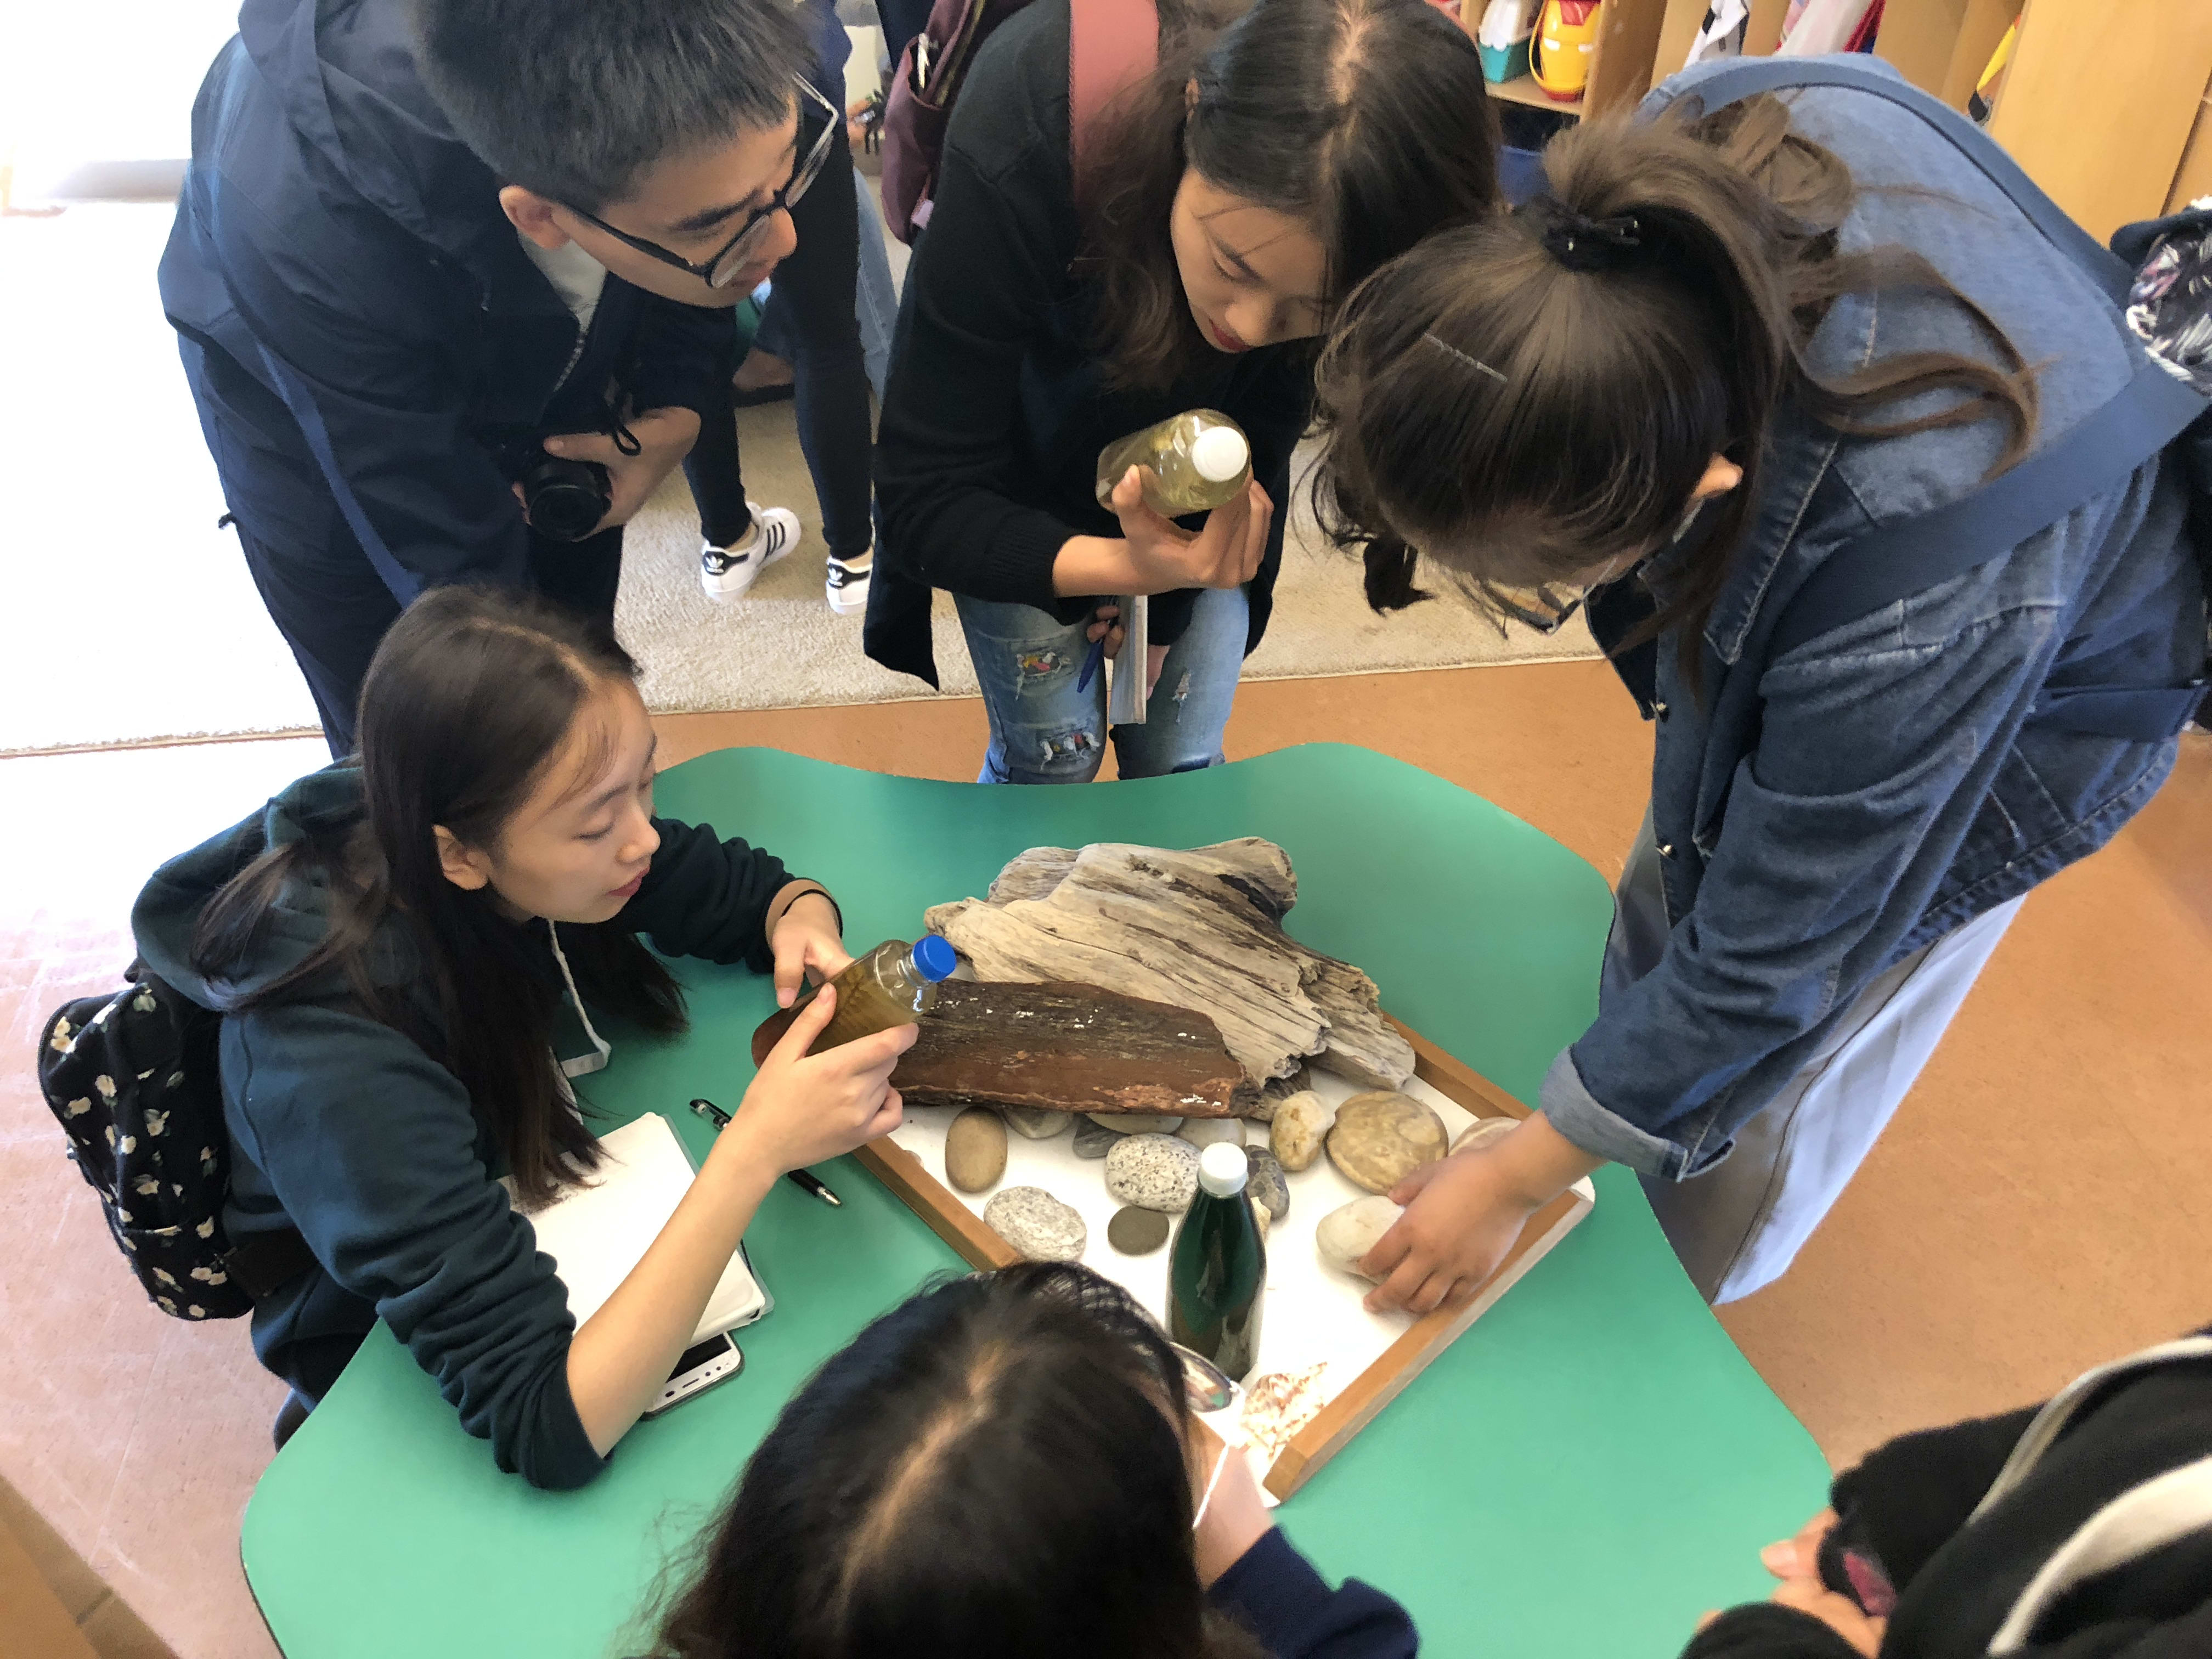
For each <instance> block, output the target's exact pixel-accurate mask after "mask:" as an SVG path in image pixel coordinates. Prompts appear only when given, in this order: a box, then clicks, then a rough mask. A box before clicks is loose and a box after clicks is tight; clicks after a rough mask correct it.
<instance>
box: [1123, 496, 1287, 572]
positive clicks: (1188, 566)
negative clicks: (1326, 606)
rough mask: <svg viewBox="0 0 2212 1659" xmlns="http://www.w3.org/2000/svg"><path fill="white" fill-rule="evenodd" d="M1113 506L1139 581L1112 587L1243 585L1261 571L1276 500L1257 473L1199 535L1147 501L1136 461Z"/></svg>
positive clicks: (1211, 516)
mask: <svg viewBox="0 0 2212 1659" xmlns="http://www.w3.org/2000/svg"><path fill="white" fill-rule="evenodd" d="M1113 507H1114V513H1115V517H1117V518H1118V519H1120V520H1121V535H1122V538H1123V543H1124V545H1125V547H1126V550H1127V551H1126V554H1125V556H1126V557H1127V561H1128V563H1129V568H1130V574H1132V575H1133V577H1135V578H1136V580H1133V581H1132V582H1130V583H1129V584H1128V585H1127V587H1126V588H1116V589H1112V590H1108V591H1112V592H1130V593H1172V592H1176V591H1177V590H1178V589H1180V588H1185V587H1241V586H1243V585H1244V584H1245V583H1246V582H1249V581H1250V580H1252V578H1253V577H1255V575H1257V574H1259V572H1260V564H1261V560H1263V559H1265V558H1266V557H1267V528H1268V526H1269V525H1270V524H1271V523H1272V522H1273V519H1274V516H1275V504H1274V503H1273V501H1269V500H1268V499H1267V491H1266V490H1264V489H1261V488H1260V483H1259V480H1258V479H1256V478H1255V479H1252V480H1250V481H1249V482H1248V483H1246V484H1245V486H1244V489H1243V494H1241V495H1237V496H1235V497H1234V498H1232V499H1231V501H1228V502H1227V503H1226V504H1225V505H1224V506H1221V507H1216V508H1214V510H1213V511H1212V512H1211V513H1207V514H1206V525H1205V527H1204V528H1203V529H1201V530H1200V531H1198V532H1196V533H1195V534H1194V533H1193V532H1190V531H1188V530H1185V529H1182V527H1181V526H1178V525H1176V522H1175V520H1172V519H1168V518H1164V517H1162V516H1161V515H1160V514H1159V513H1156V512H1154V511H1153V510H1152V506H1151V504H1150V503H1148V502H1147V501H1146V500H1145V480H1144V474H1143V471H1142V469H1140V468H1138V467H1131V468H1130V469H1129V470H1128V471H1127V472H1125V473H1124V474H1122V476H1121V483H1117V484H1115V486H1114V495H1113Z"/></svg>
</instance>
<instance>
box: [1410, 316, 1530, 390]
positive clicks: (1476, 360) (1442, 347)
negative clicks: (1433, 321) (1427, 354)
mask: <svg viewBox="0 0 2212 1659" xmlns="http://www.w3.org/2000/svg"><path fill="white" fill-rule="evenodd" d="M1421 337H1422V338H1423V339H1424V340H1426V341H1427V342H1428V343H1430V344H1431V345H1432V346H1434V347H1436V349H1437V350H1439V351H1449V353H1451V355H1452V356H1455V357H1456V358H1458V359H1459V360H1460V362H1463V363H1465V364H1466V365H1467V366H1468V368H1474V369H1480V370H1481V371H1482V373H1484V374H1487V375H1488V376H1490V378H1491V379H1492V380H1495V381H1497V382H1498V385H1500V386H1505V385H1508V384H1510V382H1508V381H1507V380H1506V378H1505V377H1504V375H1503V374H1499V373H1498V371H1497V370H1496V369H1494V368H1492V367H1491V366H1490V365H1489V364H1488V363H1486V362H1483V361H1482V359H1481V358H1480V357H1470V356H1468V355H1467V353H1465V352H1464V351H1462V350H1461V349H1459V348H1458V347H1457V346H1455V345H1454V344H1453V343H1451V342H1450V341H1449V340H1440V339H1438V338H1437V337H1436V336H1435V335H1433V334H1431V333H1430V332H1429V331H1427V330H1425V329H1424V330H1423V331H1422V332H1421Z"/></svg>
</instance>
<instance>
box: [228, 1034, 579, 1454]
mask: <svg viewBox="0 0 2212 1659" xmlns="http://www.w3.org/2000/svg"><path fill="white" fill-rule="evenodd" d="M224 1028H225V1051H224V1054H223V1067H224V1071H225V1073H226V1074H227V1078H226V1080H227V1081H228V1082H229V1083H230V1084H231V1085H232V1090H231V1093H232V1098H233V1103H234V1104H233V1109H232V1111H231V1114H230V1123H231V1133H232V1134H233V1135H234V1137H236V1138H238V1139H241V1140H243V1141H244V1142H245V1143H246V1145H245V1150H246V1152H247V1154H248V1156H250V1157H251V1158H252V1159H253V1161H254V1162H255V1163H256V1164H258V1165H259V1166H260V1167H261V1169H262V1170H264V1172H265V1173H266V1175H267V1177H268V1179H269V1182H270V1185H271V1186H272V1187H273V1188H274V1189H275V1192H276V1196H277V1198H278V1199H279V1200H280V1201H281V1202H282V1203H283V1207H284V1211H285V1213H286V1214H287V1215H288V1216H289V1218H291V1221H292V1223H293V1225H295V1226H296V1227H297V1228H298V1229H299V1230H300V1231H301V1234H302V1235H303V1236H304V1237H306V1239H307V1243H308V1245H309V1246H310V1247H311V1248H312V1249H313V1251H314V1253H315V1259H316V1260H317V1261H319V1262H320V1263H321V1264H322V1266H323V1267H324V1269H325V1271H326V1272H327V1273H330V1275H331V1277H332V1278H333V1279H336V1280H337V1283H338V1284H339V1285H342V1286H343V1288H344V1289H346V1290H347V1291H350V1292H352V1293H353V1294H354V1295H356V1296H357V1297H361V1298H362V1300H364V1301H366V1302H368V1303H369V1304H372V1305H373V1306H374V1308H375V1310H376V1311H377V1313H378V1315H379V1316H380V1317H381V1318H382V1319H383V1320H384V1321H385V1322H386V1323H387V1324H388V1325H390V1326H391V1328H392V1334H394V1335H396V1336H397V1337H398V1339H399V1340H400V1341H402V1342H403V1343H404V1344H406V1346H407V1348H408V1351H409V1352H410V1353H412V1354H413V1355H414V1356H415V1358H416V1363H417V1364H420V1365H421V1366H422V1369H423V1370H426V1371H428V1373H429V1374H430V1375H431V1376H432V1377H434V1378H435V1379H436V1381H437V1384H438V1389H439V1391H440V1392H441V1394H443V1395H445V1397H446V1399H447V1401H450V1402H451V1403H452V1404H453V1407H455V1409H456V1410H458V1411H459V1413H460V1419H461V1425H462V1426H463V1427H464V1428H465V1429H466V1430H467V1431H469V1432H470V1433H471V1434H473V1435H477V1436H479V1437H483V1438H485V1439H488V1440H489V1441H490V1442H491V1443H492V1452H493V1455H494V1456H495V1458H496V1459H497V1461H498V1463H499V1466H500V1468H502V1469H505V1470H507V1471H508V1472H509V1473H513V1474H520V1475H521V1476H522V1477H523V1478H524V1479H525V1480H528V1481H529V1482H530V1483H531V1484H532V1486H546V1487H554V1488H567V1487H572V1486H581V1485H583V1484H584V1483H585V1482H586V1481H587V1480H590V1479H591V1478H592V1476H593V1475H595V1474H598V1473H599V1470H600V1468H603V1467H604V1460H603V1459H602V1458H601V1457H600V1456H599V1454H598V1453H597V1452H596V1451H594V1450H593V1449H592V1443H591V1441H590V1440H589V1438H588V1437H586V1434H585V1432H584V1426H583V1424H582V1422H581V1421H580V1419H579V1418H578V1417H577V1415H576V1407H575V1403H574V1401H573V1400H572V1399H571V1398H570V1396H569V1393H568V1342H569V1339H570V1337H571V1335H572V1334H574V1330H575V1321H574V1319H573V1318H572V1317H571V1316H570V1315H569V1312H568V1291H567V1290H566V1288H565V1287H564V1286H563V1285H562V1283H561V1281H560V1280H559V1279H557V1278H556V1277H555V1275H554V1272H553V1261H552V1258H550V1256H546V1255H540V1254H539V1253H538V1249H537V1239H536V1235H535V1234H534V1233H533V1232H532V1230H531V1226H530V1223H529V1222H528V1221H527V1220H526V1219H525V1218H522V1217H521V1216H520V1215H518V1214H516V1213H515V1212H513V1210H512V1209H511V1208H510V1207H509V1206H508V1203H507V1190H506V1188H503V1187H501V1185H500V1184H499V1183H498V1182H495V1180H493V1178H492V1176H491V1172H490V1170H488V1169H487V1168H486V1167H485V1165H484V1163H483V1159H482V1158H479V1157H478V1156H477V1123H476V1118H475V1115H474V1114H473V1112H472V1111H471V1109H470V1105H469V1097H468V1094H467V1092H466V1091H465V1090H464V1089H463V1088H462V1087H461V1085H460V1083H459V1080H458V1079H456V1078H455V1077H454V1076H453V1073H450V1072H448V1071H447V1070H446V1069H445V1067H443V1066H440V1065H439V1064H437V1063H436V1062H435V1060H432V1059H431V1058H430V1057H429V1056H428V1054H424V1053H423V1051H422V1049H421V1048H418V1047H417V1046H416V1044H415V1043H413V1042H410V1041H409V1040H408V1039H407V1038H406V1037H405V1036H402V1035H401V1034H400V1033H398V1031H395V1030H392V1028H391V1027H389V1026H386V1025H382V1024H378V1023H377V1022H375V1021H374V1020H370V1019H367V1018H362V1017H361V1016H360V1015H358V1014H352V1013H348V1012H343V1010H342V1009H338V1008H333V1007H328V1006H319V1005H315V1004H292V1005H289V1006H283V1007H276V1008H270V1009H266V1010H257V1011H255V1012H252V1013H248V1014H245V1015H242V1016H234V1017H232V1018H228V1019H227V1020H225V1021H224Z"/></svg>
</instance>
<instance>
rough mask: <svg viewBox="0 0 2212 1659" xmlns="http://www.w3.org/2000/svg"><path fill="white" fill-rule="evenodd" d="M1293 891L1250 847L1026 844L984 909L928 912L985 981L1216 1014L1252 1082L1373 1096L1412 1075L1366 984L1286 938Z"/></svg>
mask: <svg viewBox="0 0 2212 1659" xmlns="http://www.w3.org/2000/svg"><path fill="white" fill-rule="evenodd" d="M1296 902H1297V878H1296V877H1295V876H1294V875H1293V874H1292V873H1291V862H1290V859H1289V857H1288V855H1286V854H1285V853H1284V852H1283V850H1282V848H1279V847H1277V846H1275V845H1274V844H1273V842H1266V841H1261V840H1259V839H1257V838H1256V837H1246V838H1244V839H1243V840H1239V841H1231V842H1219V843H1217V844H1216V845H1214V846H1212V847H1201V848H1195V849H1194V850H1192V851H1189V852H1175V851H1170V850H1167V849H1164V848H1154V847H1138V846H1132V845H1127V844H1125V843H1119V842H1099V843H1097V844H1096V845H1093V846H1091V847H1086V848H1082V849H1080V850H1079V851H1075V852H1071V851H1070V850H1069V849H1067V848H1055V847H1040V848H1031V849H1030V851H1028V852H1026V853H1024V854H1021V856H1020V857H1018V858H1017V859H1015V860H1012V862H1011V863H1009V864H1008V865H1007V866H1006V868H1005V869H1004V870H1002V871H1000V873H999V877H998V878H997V879H996V880H995V881H994V882H993V883H992V884H991V890H990V895H989V896H988V897H987V898H984V899H963V900H961V901H959V902H957V903H952V904H940V905H938V906H936V907H934V908H932V909H931V910H930V911H929V912H928V914H927V923H928V926H929V927H930V929H931V930H932V931H933V932H936V933H943V934H944V935H945V937H946V938H947V939H951V941H952V943H953V945H955V947H957V949H958V950H959V951H960V952H961V953H962V955H963V956H965V957H968V958H969V961H970V962H971V963H973V964H974V966H975V971H976V973H977V975H978V976H979V977H980V978H981V979H983V980H985V981H994V980H1014V981H1021V980H1041V979H1053V980H1072V981H1079V982H1080V983H1083V984H1086V985H1095V986H1098V987H1102V988H1104V989H1107V990H1110V991H1116V992H1120V993H1121V994H1125V995H1129V996H1135V997H1141V998H1146V999H1148V1000H1159V1001H1164V1002H1167V1003H1169V1004H1171V1005H1174V1006H1182V1007H1188V1008H1192V1009H1195V1010H1197V1011H1199V1012H1203V1013H1206V1014H1208V1015H1210V1016H1211V1017H1212V1019H1213V1021H1214V1023H1215V1024H1217V1025H1218V1026H1219V1028H1220V1030H1221V1036H1222V1038H1223V1040H1224V1041H1225V1042H1226V1043H1227V1044H1228V1046H1229V1051H1230V1052H1231V1054H1235V1055H1236V1056H1237V1060H1238V1061H1239V1062H1240V1063H1242V1065H1243V1067H1244V1069H1245V1073H1246V1075H1247V1076H1248V1077H1249V1079H1251V1081H1253V1082H1254V1083H1264V1082H1266V1081H1267V1079H1270V1078H1276V1077H1285V1076H1288V1075H1290V1074H1291V1073H1294V1072H1296V1071H1297V1068H1298V1066H1300V1065H1302V1064H1304V1062H1305V1061H1306V1060H1308V1059H1309V1058H1311V1059H1313V1060H1315V1062H1316V1064H1319V1065H1322V1066H1327V1067H1328V1069H1329V1070H1331V1071H1334V1072H1337V1073H1341V1074H1342V1075H1344V1076H1346V1077H1348V1078H1351V1079H1353V1080H1355V1081H1358V1082H1360V1083H1363V1084H1365V1085H1369V1086H1370V1087H1393V1088H1395V1087H1396V1086H1397V1085H1400V1084H1402V1083H1403V1082H1404V1081H1405V1080H1406V1079H1407V1077H1409V1076H1411V1075H1412V1073H1413V1048H1412V1045H1411V1044H1409V1043H1408V1042H1406V1040H1405V1038H1404V1037H1402V1036H1400V1035H1399V1033H1398V1032H1397V1031H1396V1030H1395V1029H1394V1028H1392V1027H1391V1026H1390V1025H1389V1024H1388V1023H1387V1022H1386V1021H1385V1020H1384V1019H1383V1016H1382V1010H1381V1004H1380V999H1379V997H1378V996H1377V994H1376V988H1375V983H1374V981H1372V980H1370V979H1369V978H1368V977H1367V975H1364V974H1363V973H1361V972H1360V971H1359V969H1357V968H1354V967H1352V965H1351V964H1350V963H1342V962H1339V961H1337V960H1336V959H1335V958H1334V957H1325V956H1322V954H1321V953H1320V952H1318V951H1310V950H1308V949H1307V948H1306V947H1305V946H1304V945H1300V944H1299V943H1298V942H1297V940H1295V939H1291V937H1290V936H1289V935H1288V934H1287V933H1285V932H1284V931H1283V929H1282V918H1283V916H1284V915H1285V913H1286V912H1288V911H1289V909H1290V908H1291V906H1292V905H1293V904H1295V903H1296Z"/></svg>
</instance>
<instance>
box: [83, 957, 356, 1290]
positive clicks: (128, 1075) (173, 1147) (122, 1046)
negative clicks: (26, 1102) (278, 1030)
mask: <svg viewBox="0 0 2212 1659" xmlns="http://www.w3.org/2000/svg"><path fill="white" fill-rule="evenodd" d="M127 977H128V978H129V979H130V980H131V983H130V984H127V985H125V987H123V988H122V989H121V990H119V991H118V992H116V993H115V994H113V995H112V996H108V997H83V998H80V999H79V1000H76V1001H75V1002H71V1003H69V1004H66V1005H65V1006H63V1007H61V1008H59V1009H57V1010H56V1011H55V1012H54V1014H53V1016H52V1018H50V1019H48V1020H47V1022H46V1029H45V1030H43V1031H42V1032H41V1033H40V1036H39V1086H40V1089H41V1090H42V1091H44V1092H45V1094H46V1104H47V1105H48V1106H50V1107H51V1108H52V1109H53V1114H54V1116H55V1117H56V1118H57V1119H58V1120H59V1121H60V1122H61V1126H62V1129H63V1132H64V1133H66V1134H67V1135H68V1136H69V1143H70V1144H69V1157H70V1160H71V1161H72V1162H74V1163H75V1164H76V1167H77V1171H78V1173H79V1174H81V1175H82V1176H84V1178H85V1180H86V1181H87V1182H88V1183H89V1184H90V1185H91V1188H92V1189H93V1191H94V1192H95V1193H98V1194H100V1207H101V1209H103V1210H104V1211H105V1212H106V1215H107V1230H108V1231H110V1232H111V1233H112V1234H113V1235H114V1236H115V1242H116V1243H117V1244H118V1246H119V1247H120V1248H121V1249H122V1251H123V1254H124V1257H125V1260H126V1261H129V1262H130V1264H131V1271H132V1272H133V1273H137V1275H138V1282H139V1283H140V1284H141V1285H144V1286H145V1287H146V1294H147V1295H148V1296H149V1297H152V1298H153V1299H154V1304H155V1306H156V1307H158V1308H160V1309H161V1311H162V1312H164V1313H167V1314H173V1315H175V1316H177V1317H178V1318H179V1319H235V1318H237V1317H238V1316H240V1315H241V1314H245V1313H250V1312H252V1309H253V1304H254V1301H255V1300H256V1298H257V1297H263V1296H266V1295H268V1294H269V1293H270V1291H274V1290H276V1288H277V1287H278V1286H280V1285H283V1284H286V1283H288V1282H289V1281H290V1280H291V1279H294V1278H295V1277H296V1276H297V1275H298V1274H299V1273H301V1272H304V1271H305V1270H306V1269H307V1267H312V1266H313V1263H314V1257H313V1254H312V1253H311V1252H310V1251H309V1250H308V1249H307V1241H306V1240H305V1239H303V1238H301V1237H300V1235H299V1234H298V1233H297V1232H296V1231H293V1230H291V1229H289V1228H286V1229H284V1230H283V1231H281V1232H278V1233H275V1234H268V1235H261V1236H258V1237H255V1238H253V1239H252V1240H251V1241H249V1242H248V1243H246V1244H244V1245H241V1246H240V1247H238V1248H236V1249H234V1248H232V1246H231V1243H230V1241H229V1240H228V1237H225V1236H224V1233H223V1228H222V1206H223V1198H224V1194H226V1193H227V1192H228V1188H229V1184H230V1142H229V1137H228V1134H227V1133H226V1132H225V1130H224V1128H223V1115H222V1076H221V1072H220V1068H219V1066H218V1064H217V1061H216V1040H217V1036H218V1033H219V1032H220V1030H221V1028H222V1017H221V1016H220V1015H218V1014H216V1013H213V1012H210V1011H209V1010H208V1009H205V1008H203V1007H201V1006H199V1005H198V1004H197V1003H195V1002H193V1001H192V1000H190V999H189V998H187V997H185V996H184V995H183V994H180V993H179V992H178V991H176V990H174V989H173V988H171V987H169V986H167V985H165V984H163V983H162V982H161V981H160V980H158V979H156V978H155V976H154V975H152V974H150V973H149V972H148V971H147V970H146V968H145V966H144V964H143V963H132V964H131V970H130V973H129V975H127Z"/></svg>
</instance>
